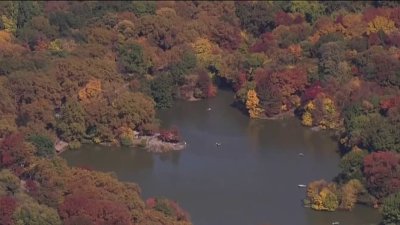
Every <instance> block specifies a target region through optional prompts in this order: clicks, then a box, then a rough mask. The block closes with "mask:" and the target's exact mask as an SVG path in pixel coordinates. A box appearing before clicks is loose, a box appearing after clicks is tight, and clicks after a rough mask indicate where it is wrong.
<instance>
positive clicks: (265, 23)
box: [235, 1, 279, 36]
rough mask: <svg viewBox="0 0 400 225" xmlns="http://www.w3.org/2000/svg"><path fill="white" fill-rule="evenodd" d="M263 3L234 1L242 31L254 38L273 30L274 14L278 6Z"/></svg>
mask: <svg viewBox="0 0 400 225" xmlns="http://www.w3.org/2000/svg"><path fill="white" fill-rule="evenodd" d="M274 6H275V5H272V4H270V3H268V2H265V1H256V2H249V1H236V2H235V7H236V15H237V17H239V19H240V23H241V25H242V27H243V28H244V29H246V30H247V31H249V32H250V33H252V34H253V35H255V36H259V35H260V34H262V33H264V32H266V31H271V30H273V29H274V28H275V22H274V19H275V13H276V10H277V9H279V7H278V6H275V7H274Z"/></svg>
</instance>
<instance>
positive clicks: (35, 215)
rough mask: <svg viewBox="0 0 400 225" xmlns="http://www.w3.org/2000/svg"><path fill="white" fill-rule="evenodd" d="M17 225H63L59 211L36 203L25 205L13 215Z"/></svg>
mask: <svg viewBox="0 0 400 225" xmlns="http://www.w3.org/2000/svg"><path fill="white" fill-rule="evenodd" d="M13 218H14V221H15V224H16V225H61V224H62V222H61V220H60V217H59V215H58V213H57V211H56V210H55V209H53V208H49V207H47V206H45V205H40V204H38V203H35V202H26V203H23V204H22V205H21V206H20V207H18V208H17V210H16V211H15V213H14V215H13Z"/></svg>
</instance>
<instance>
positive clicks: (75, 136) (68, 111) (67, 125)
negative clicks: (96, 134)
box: [57, 100, 86, 141]
mask: <svg viewBox="0 0 400 225" xmlns="http://www.w3.org/2000/svg"><path fill="white" fill-rule="evenodd" d="M84 115H85V112H84V111H83V108H82V106H81V105H80V104H79V103H78V102H77V101H74V100H69V101H68V102H67V103H66V104H65V106H64V107H63V108H62V110H61V118H60V120H59V123H58V124H57V128H58V131H59V135H60V136H61V137H62V138H63V139H64V140H67V141H73V140H80V139H81V137H82V135H83V134H84V133H85V131H86V127H85V119H84Z"/></svg>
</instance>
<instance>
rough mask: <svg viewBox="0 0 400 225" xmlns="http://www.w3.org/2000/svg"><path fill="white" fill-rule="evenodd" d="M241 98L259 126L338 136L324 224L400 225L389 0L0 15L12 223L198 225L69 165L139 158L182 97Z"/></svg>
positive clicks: (311, 196) (5, 171) (393, 24)
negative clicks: (124, 153) (133, 150)
mask: <svg viewBox="0 0 400 225" xmlns="http://www.w3.org/2000/svg"><path fill="white" fill-rule="evenodd" d="M221 86H224V87H229V88H231V89H232V90H233V91H234V92H235V102H236V104H235V105H236V106H237V108H238V110H242V111H243V112H245V113H247V114H248V115H249V116H250V117H252V118H255V119H262V118H276V117H279V116H280V115H283V114H293V115H295V116H297V117H298V118H299V119H300V120H301V122H302V124H303V125H305V126H310V127H314V128H319V129H333V130H334V131H335V132H336V136H337V138H338V140H339V144H340V146H341V154H342V155H343V156H342V160H341V163H340V168H341V173H340V174H339V175H338V176H337V178H336V179H335V180H334V181H332V182H330V181H323V180H321V181H315V182H312V183H311V184H309V186H308V189H307V196H306V200H305V204H307V205H309V206H311V207H312V208H313V209H316V210H328V211H334V210H351V209H352V208H353V207H354V205H355V204H356V203H364V204H369V205H371V206H374V207H380V208H381V209H382V212H383V223H384V224H399V223H400V91H399V87H400V5H399V4H398V3H396V2H386V1H371V2H367V1H363V2H361V1H357V2H350V1H331V2H328V1H323V2H322V1H321V2H317V1H310V2H305V1H292V2H290V1H276V2H273V1H268V2H267V1H264V2H257V1H252V2H244V1H240V2H239V1H238V2H227V1H225V2H206V1H195V2H186V1H177V2H167V1H164V2H128V1H124V2H117V1H109V2H107V1H105V2H104V1H101V2H96V1H90V2H73V1H68V2H66V1H57V2H32V1H24V2H22V1H21V2H17V1H15V2H4V1H2V2H0V139H1V144H0V169H1V172H0V224H1V225H11V224H18V225H28V224H29V225H33V224H34V225H36V224H37V225H47V224H48V225H57V224H66V225H83V224H84V225H88V224H93V225H106V224H107V225H110V224H114V225H131V224H143V225H145V224H148V225H150V224H190V222H189V217H188V215H187V213H186V212H184V211H183V210H182V209H181V208H180V207H179V206H178V205H177V204H176V203H175V202H173V201H171V200H167V199H164V198H152V199H148V200H147V201H146V202H144V201H143V200H141V199H140V190H139V188H138V187H137V186H136V185H135V184H131V183H122V182H119V181H117V180H116V178H114V177H113V176H112V175H109V174H104V173H100V172H94V171H90V170H89V169H85V168H69V167H68V166H67V165H66V163H65V162H64V160H62V159H61V158H59V157H58V156H56V154H55V151H54V143H55V141H56V140H58V139H60V140H63V141H66V142H69V144H70V147H71V148H77V147H79V146H80V144H81V143H91V142H93V143H111V144H122V145H130V144H131V142H132V139H133V138H134V134H133V133H134V131H136V132H139V133H141V134H152V133H155V132H159V123H158V120H157V118H156V113H155V112H156V109H161V108H168V107H172V106H173V102H174V99H186V100H197V99H202V98H210V97H213V96H215V95H216V94H217V92H218V87H221Z"/></svg>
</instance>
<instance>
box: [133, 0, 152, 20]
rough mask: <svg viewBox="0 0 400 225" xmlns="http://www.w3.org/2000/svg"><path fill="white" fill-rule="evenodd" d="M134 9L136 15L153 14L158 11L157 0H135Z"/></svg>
mask: <svg viewBox="0 0 400 225" xmlns="http://www.w3.org/2000/svg"><path fill="white" fill-rule="evenodd" d="M132 11H133V13H135V15H136V16H139V17H140V16H144V15H147V14H149V15H153V14H155V13H156V2H154V1H134V2H132Z"/></svg>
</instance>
